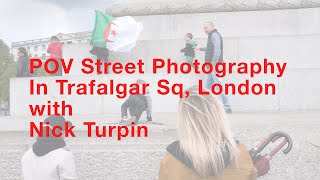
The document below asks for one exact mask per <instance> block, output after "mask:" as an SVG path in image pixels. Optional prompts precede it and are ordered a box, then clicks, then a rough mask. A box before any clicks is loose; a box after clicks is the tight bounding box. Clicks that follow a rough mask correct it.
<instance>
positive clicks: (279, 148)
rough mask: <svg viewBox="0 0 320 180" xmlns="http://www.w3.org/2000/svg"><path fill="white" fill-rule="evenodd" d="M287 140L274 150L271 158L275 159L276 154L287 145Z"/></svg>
mask: <svg viewBox="0 0 320 180" xmlns="http://www.w3.org/2000/svg"><path fill="white" fill-rule="evenodd" d="M287 142H288V141H287V140H286V139H284V140H283V141H282V142H281V143H280V144H279V145H278V146H277V147H276V148H275V149H274V150H272V151H271V153H270V157H273V156H274V155H275V154H277V153H278V152H279V151H280V150H281V149H282V148H283V147H284V146H285V145H286V144H287Z"/></svg>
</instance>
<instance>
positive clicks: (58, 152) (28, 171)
mask: <svg viewBox="0 0 320 180" xmlns="http://www.w3.org/2000/svg"><path fill="white" fill-rule="evenodd" d="M46 123H49V124H50V125H47V124H46ZM66 123H68V126H72V123H71V122H70V121H66V120H65V119H64V117H63V116H49V117H48V118H46V119H45V120H44V122H43V126H44V128H43V129H44V132H43V134H44V135H45V134H46V133H49V136H48V137H47V136H42V137H40V136H39V137H37V139H36V142H35V143H34V144H33V145H32V148H30V149H29V150H28V151H27V152H26V153H25V154H24V155H23V157H22V160H21V164H22V175H23V179H24V180H44V179H45V180H60V179H65V180H66V179H68V180H71V179H76V166H75V161H74V156H73V154H72V153H71V152H70V151H69V148H68V147H67V146H66V142H65V141H64V138H63V137H59V138H58V137H54V136H53V134H52V132H51V130H52V129H53V128H54V127H57V126H60V127H61V130H60V131H59V130H56V132H57V133H60V132H63V131H64V130H65V128H66V127H65V125H66ZM45 127H49V129H50V132H46V131H45V130H46V129H47V128H45ZM58 131H59V132H58Z"/></svg>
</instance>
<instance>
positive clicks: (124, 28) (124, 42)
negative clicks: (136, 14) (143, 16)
mask: <svg viewBox="0 0 320 180" xmlns="http://www.w3.org/2000/svg"><path fill="white" fill-rule="evenodd" d="M142 29H143V26H142V24H141V23H140V22H136V21H135V20H134V19H133V18H132V17H130V16H123V17H118V18H114V17H112V16H110V15H108V14H106V13H103V12H101V11H96V22H95V27H94V30H93V33H92V37H91V43H92V44H93V45H94V46H96V47H102V48H108V49H109V50H113V51H118V52H128V51H130V50H131V49H132V48H133V47H134V46H135V45H136V42H137V39H138V37H139V35H140V33H141V31H142Z"/></svg>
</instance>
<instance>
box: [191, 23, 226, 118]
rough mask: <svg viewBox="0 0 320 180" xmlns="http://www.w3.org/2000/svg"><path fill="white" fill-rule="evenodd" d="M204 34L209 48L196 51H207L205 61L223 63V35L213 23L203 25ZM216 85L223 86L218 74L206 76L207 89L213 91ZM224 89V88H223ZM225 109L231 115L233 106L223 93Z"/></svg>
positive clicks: (197, 48)
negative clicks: (212, 88) (206, 36)
mask: <svg viewBox="0 0 320 180" xmlns="http://www.w3.org/2000/svg"><path fill="white" fill-rule="evenodd" d="M203 30H204V32H205V33H206V34H207V35H208V41H207V46H206V47H204V48H200V47H198V46H197V47H195V49H196V50H200V51H205V61H206V62H211V63H212V64H213V65H215V64H216V63H217V62H222V61H223V40H222V36H221V34H220V33H219V32H218V30H217V29H215V28H214V25H213V23H212V22H206V23H204V25H203ZM214 83H216V84H217V83H218V84H221V85H222V82H221V80H220V79H219V78H218V77H217V76H216V72H213V73H212V74H208V75H206V78H205V87H206V88H207V89H211V87H212V85H213V84H214ZM222 87H223V86H222ZM221 97H222V102H223V105H224V109H225V111H226V112H227V113H231V112H232V111H231V105H230V102H229V98H228V96H227V95H226V94H224V93H221Z"/></svg>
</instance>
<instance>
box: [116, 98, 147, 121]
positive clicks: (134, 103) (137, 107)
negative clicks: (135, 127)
mask: <svg viewBox="0 0 320 180" xmlns="http://www.w3.org/2000/svg"><path fill="white" fill-rule="evenodd" d="M128 108H129V113H130V115H131V116H135V117H136V121H138V120H139V119H140V117H141V114H142V113H143V111H145V110H146V108H147V101H146V97H145V96H144V95H130V96H129V98H128V99H127V100H126V101H125V102H124V103H123V104H122V105H121V117H124V116H128V115H127V114H128Z"/></svg>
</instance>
